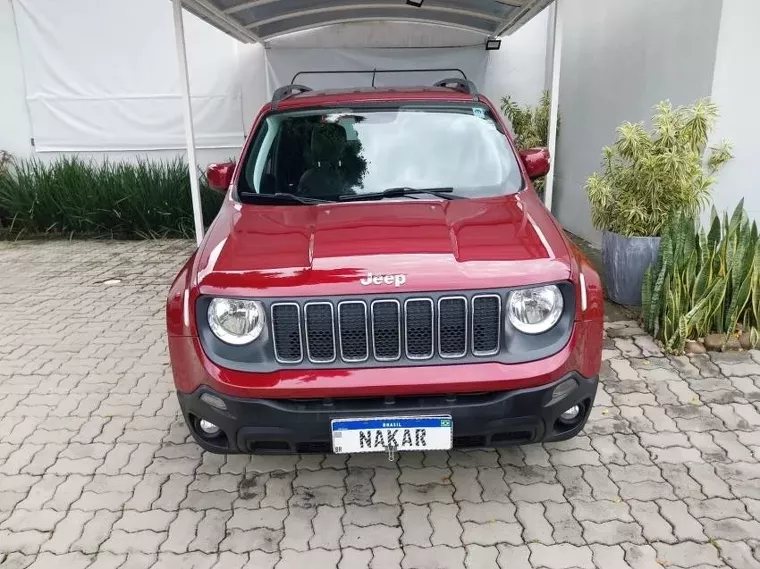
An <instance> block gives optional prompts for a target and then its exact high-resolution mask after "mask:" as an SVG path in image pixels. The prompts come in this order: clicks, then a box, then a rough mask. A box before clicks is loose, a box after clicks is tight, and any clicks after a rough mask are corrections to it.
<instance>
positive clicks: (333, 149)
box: [298, 123, 348, 199]
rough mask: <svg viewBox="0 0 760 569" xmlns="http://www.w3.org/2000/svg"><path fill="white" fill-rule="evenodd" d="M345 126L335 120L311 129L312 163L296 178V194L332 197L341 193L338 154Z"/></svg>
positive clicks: (340, 150) (344, 136)
mask: <svg viewBox="0 0 760 569" xmlns="http://www.w3.org/2000/svg"><path fill="white" fill-rule="evenodd" d="M347 142H348V140H347V136H346V131H345V129H344V128H343V127H342V126H340V125H338V124H335V123H322V124H318V125H316V126H315V127H314V129H313V130H312V131H311V159H312V167H311V168H309V169H308V170H306V172H304V173H303V175H302V176H301V179H300V180H299V181H298V194H299V195H302V196H307V197H311V198H320V199H335V198H336V197H338V196H339V195H341V193H343V185H344V180H343V175H342V172H341V169H340V167H341V156H342V155H343V151H344V150H345V148H346V144H347Z"/></svg>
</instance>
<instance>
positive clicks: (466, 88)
mask: <svg viewBox="0 0 760 569" xmlns="http://www.w3.org/2000/svg"><path fill="white" fill-rule="evenodd" d="M433 87H447V88H451V89H454V90H456V91H460V92H462V93H467V94H468V95H472V100H473V101H477V100H478V88H477V87H476V86H475V83H473V82H472V81H470V80H469V79H461V78H459V77H449V78H447V79H441V80H440V81H438V82H437V83H435V84H434V85H433Z"/></svg>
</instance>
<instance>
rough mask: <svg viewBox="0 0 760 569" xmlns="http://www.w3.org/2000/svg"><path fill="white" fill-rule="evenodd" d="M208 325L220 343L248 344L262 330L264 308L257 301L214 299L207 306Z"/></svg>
mask: <svg viewBox="0 0 760 569" xmlns="http://www.w3.org/2000/svg"><path fill="white" fill-rule="evenodd" d="M208 325H209V326H210V327H211V331H212V332H213V333H214V335H215V336H216V337H217V338H219V339H220V340H221V341H222V342H226V343H227V344H232V345H233V346H242V345H243V344H249V343H251V342H253V341H254V340H255V339H256V338H258V337H259V336H260V335H261V332H262V331H263V330H264V306H263V305H262V304H261V303H260V302H259V301H257V300H243V299H239V298H215V299H213V300H212V301H211V303H210V304H209V305H208Z"/></svg>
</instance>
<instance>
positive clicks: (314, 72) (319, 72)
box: [290, 67, 467, 87]
mask: <svg viewBox="0 0 760 569" xmlns="http://www.w3.org/2000/svg"><path fill="white" fill-rule="evenodd" d="M441 72H445V73H459V74H460V75H461V76H462V78H463V79H467V75H465V73H464V71H462V70H461V69H458V68H456V67H447V68H444V67H430V68H424V69H377V68H375V69H341V70H334V69H331V70H307V71H299V72H298V73H296V74H295V75H293V78H292V79H291V80H290V82H291V83H295V82H296V79H298V77H299V76H301V75H358V74H361V73H372V87H374V86H375V76H376V75H378V74H382V73H441ZM444 77H445V75H444Z"/></svg>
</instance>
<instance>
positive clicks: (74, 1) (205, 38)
mask: <svg viewBox="0 0 760 569" xmlns="http://www.w3.org/2000/svg"><path fill="white" fill-rule="evenodd" d="M14 6H15V8H16V10H15V13H16V22H17V26H18V30H19V42H20V47H21V53H22V57H23V64H24V73H25V81H26V94H27V105H28V108H29V114H30V118H31V123H32V131H33V133H34V138H35V150H36V151H37V152H46V151H116V150H159V149H182V148H185V132H184V128H183V125H182V105H181V104H180V101H181V99H180V93H179V91H178V84H179V81H180V76H179V72H178V68H177V59H176V54H175V46H174V38H173V37H172V35H171V34H170V33H167V32H168V31H169V30H171V27H172V7H171V4H170V3H169V2H155V0H130V9H128V10H127V9H125V10H118V11H116V10H115V9H114V5H113V3H112V2H101V1H93V0H66V1H65V2H61V1H60V0H14ZM115 14H117V15H118V16H119V17H118V19H115V18H114V15H115ZM146 14H149V15H150V17H149V18H146V16H145V15H146ZM185 20H186V26H185V29H186V32H187V35H188V36H189V37H190V38H192V41H190V42H189V43H188V48H189V50H190V54H189V57H188V59H189V61H190V62H191V66H190V75H191V80H192V86H193V89H192V102H193V117H194V122H195V125H196V133H197V135H196V144H197V146H198V147H200V148H230V147H232V148H236V147H239V146H240V145H241V144H242V142H243V135H244V131H245V127H244V125H243V122H242V114H241V106H242V102H241V90H240V76H239V73H238V65H237V58H238V54H237V47H238V44H237V43H236V42H234V41H231V40H230V39H229V38H228V37H227V36H226V35H225V34H223V33H221V32H220V31H218V30H216V29H214V28H212V27H210V26H208V25H206V24H205V23H204V22H202V21H201V20H199V19H197V18H195V17H192V16H191V17H188V18H185ZM146 62H150V65H146Z"/></svg>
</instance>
